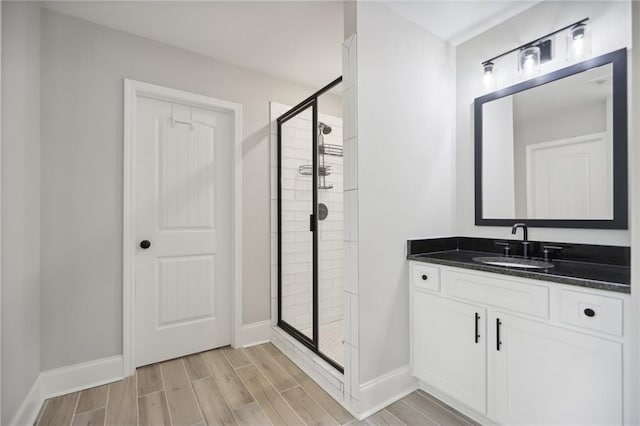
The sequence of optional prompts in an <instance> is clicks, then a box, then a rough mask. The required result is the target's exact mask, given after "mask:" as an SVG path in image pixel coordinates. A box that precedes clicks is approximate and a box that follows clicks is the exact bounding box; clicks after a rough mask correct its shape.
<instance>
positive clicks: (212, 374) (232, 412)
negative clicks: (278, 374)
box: [202, 349, 255, 421]
mask: <svg viewBox="0 0 640 426" xmlns="http://www.w3.org/2000/svg"><path fill="white" fill-rule="evenodd" d="M216 350H219V349H212V350H211V351H207V352H212V351H216ZM220 353H221V354H222V357H223V358H224V359H225V361H227V364H229V367H231V371H232V372H233V374H235V375H236V377H237V378H238V380H240V382H241V383H242V379H241V378H240V376H238V374H237V373H236V371H235V370H234V369H233V366H232V365H231V363H230V362H229V359H228V358H227V356H226V355H225V354H224V352H222V351H220ZM202 358H203V359H204V363H205V365H206V366H207V368H208V369H209V371H211V377H213V381H214V382H215V383H216V386H217V387H218V390H219V391H220V395H222V401H223V402H224V403H225V404H226V405H227V408H228V409H229V411H231V414H233V417H234V418H235V419H236V421H237V420H238V419H237V418H236V415H235V414H234V411H235V410H237V409H238V408H242V407H244V406H246V405H249V404H250V403H249V404H245V405H243V406H242V407H238V408H236V409H233V408H231V404H229V401H227V397H226V396H225V392H223V391H222V388H223V387H222V385H221V383H220V380H219V379H218V378H217V377H216V375H215V373H214V371H213V368H211V367H210V366H209V364H208V363H207V360H206V359H205V358H204V355H203V356H202ZM242 384H243V385H244V383H242ZM245 388H246V386H245ZM247 392H249V395H251V398H253V400H254V401H255V398H254V397H253V394H252V393H251V391H250V390H249V389H247Z"/></svg>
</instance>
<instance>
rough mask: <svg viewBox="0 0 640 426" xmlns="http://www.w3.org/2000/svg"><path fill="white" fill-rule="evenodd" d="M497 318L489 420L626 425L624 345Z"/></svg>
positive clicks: (491, 349) (491, 346) (492, 323)
mask: <svg viewBox="0 0 640 426" xmlns="http://www.w3.org/2000/svg"><path fill="white" fill-rule="evenodd" d="M495 317H496V318H492V319H490V320H489V321H490V322H489V324H490V328H491V329H492V333H491V338H492V339H495V340H494V341H493V342H492V343H490V344H489V384H490V386H489V417H491V418H493V419H494V420H496V421H498V422H500V423H504V424H547V425H548V424H574V425H577V424H579V425H587V424H599V425H605V424H606V425H615V424H622V345H621V343H618V342H613V341H610V340H607V339H602V338H598V337H594V336H590V335H587V334H583V333H580V332H576V331H572V330H568V329H564V328H561V327H555V326H551V325H548V324H543V323H540V322H537V321H532V320H526V319H522V318H517V317H513V316H509V315H506V314H502V313H496V315H495ZM498 319H499V320H500V322H501V324H500V326H499V327H498V324H497V323H496V320H498ZM494 327H495V329H494ZM498 334H499V336H498ZM498 337H499V340H500V341H501V342H502V343H501V345H500V348H499V350H498V347H497V340H498Z"/></svg>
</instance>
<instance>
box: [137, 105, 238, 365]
mask: <svg viewBox="0 0 640 426" xmlns="http://www.w3.org/2000/svg"><path fill="white" fill-rule="evenodd" d="M136 115H137V117H136V142H135V143H136V147H135V170H136V171H135V199H136V204H135V214H136V235H137V238H138V241H141V240H149V241H150V244H151V245H150V247H149V248H147V249H142V248H141V247H138V248H137V250H136V261H135V269H136V283H135V285H136V295H135V296H136V301H135V303H136V321H135V322H136V331H135V345H136V347H135V355H136V359H135V364H136V366H140V365H145V364H149V363H153V362H158V361H162V360H166V359H170V358H175V357H178V356H182V355H186V354H190V353H194V352H200V351H203V350H207V349H211V348H214V347H219V346H224V345H227V344H229V343H230V300H231V299H230V279H231V269H230V261H231V247H230V246H231V233H230V230H231V215H230V211H231V193H230V189H229V187H230V184H231V168H230V165H229V163H230V158H231V157H230V152H231V151H230V143H231V140H230V136H231V117H230V115H227V114H224V113H219V112H214V111H207V110H204V109H199V108H193V107H191V106H188V105H180V104H172V103H171V102H166V101H160V100H154V99H148V98H144V97H140V98H138V101H137V113H136Z"/></svg>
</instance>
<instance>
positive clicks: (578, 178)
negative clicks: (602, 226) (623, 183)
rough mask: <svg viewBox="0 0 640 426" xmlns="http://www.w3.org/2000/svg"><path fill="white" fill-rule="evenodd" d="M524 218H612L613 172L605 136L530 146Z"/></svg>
mask: <svg viewBox="0 0 640 426" xmlns="http://www.w3.org/2000/svg"><path fill="white" fill-rule="evenodd" d="M526 161H527V217H529V218H531V219H566V218H571V219H612V218H613V193H612V191H611V188H613V171H612V170H613V169H612V164H613V163H612V157H611V146H610V145H609V144H608V143H607V138H606V134H605V133H596V134H593V135H586V136H580V137H576V138H572V139H564V140H559V141H553V142H544V143H539V144H534V145H529V146H527V148H526Z"/></svg>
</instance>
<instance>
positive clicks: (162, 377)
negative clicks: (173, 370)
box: [136, 363, 173, 426]
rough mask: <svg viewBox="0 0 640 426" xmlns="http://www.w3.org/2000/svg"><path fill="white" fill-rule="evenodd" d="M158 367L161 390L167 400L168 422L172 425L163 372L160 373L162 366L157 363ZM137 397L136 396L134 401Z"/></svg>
mask: <svg viewBox="0 0 640 426" xmlns="http://www.w3.org/2000/svg"><path fill="white" fill-rule="evenodd" d="M158 369H160V380H161V381H162V390H163V391H164V397H165V399H166V400H167V413H169V423H170V424H171V425H172V426H173V418H171V409H170V408H169V397H168V396H167V388H166V385H165V384H164V374H162V366H161V365H160V363H158ZM137 400H138V399H137V398H136V401H137Z"/></svg>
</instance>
